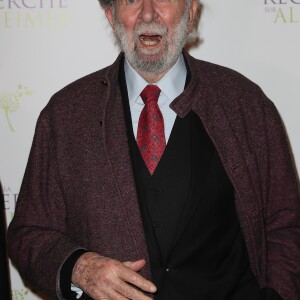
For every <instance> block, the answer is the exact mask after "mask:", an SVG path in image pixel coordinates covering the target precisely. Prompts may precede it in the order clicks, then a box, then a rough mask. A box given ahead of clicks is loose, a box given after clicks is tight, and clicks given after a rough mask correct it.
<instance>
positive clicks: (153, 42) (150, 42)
mask: <svg viewBox="0 0 300 300" xmlns="http://www.w3.org/2000/svg"><path fill="white" fill-rule="evenodd" d="M142 43H143V44H145V45H146V46H152V45H155V44H157V41H145V40H142Z"/></svg>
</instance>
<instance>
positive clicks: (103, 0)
mask: <svg viewBox="0 0 300 300" xmlns="http://www.w3.org/2000/svg"><path fill="white" fill-rule="evenodd" d="M98 1H99V2H100V4H101V5H102V6H104V7H106V6H113V5H114V3H115V2H116V1H120V0H98ZM128 1H129V2H131V1H134V0H128ZM170 1H171V0H170ZM178 1H187V2H188V3H190V1H189V0H178Z"/></svg>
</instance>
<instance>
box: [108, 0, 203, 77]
mask: <svg viewBox="0 0 300 300" xmlns="http://www.w3.org/2000/svg"><path fill="white" fill-rule="evenodd" d="M115 1H116V2H115V3H114V7H112V8H111V7H109V8H108V9H107V10H106V15H107V17H108V19H109V21H110V23H111V25H112V26H113V29H114V32H115V34H116V37H117V40H118V42H119V44H120V46H121V49H122V50H123V51H124V52H125V56H126V58H127V59H128V61H129V63H130V64H131V65H132V66H133V67H134V68H135V69H136V70H137V71H140V72H142V73H152V74H161V73H164V72H166V71H167V70H169V69H170V68H171V67H172V66H173V65H174V63H175V62H176V61H177V59H178V56H179V54H180V52H181V51H182V48H183V47H184V44H185V42H186V38H187V35H188V33H189V31H190V28H191V25H192V22H193V18H194V14H195V11H196V9H197V3H196V1H195V0H115ZM186 1H188V2H186Z"/></svg>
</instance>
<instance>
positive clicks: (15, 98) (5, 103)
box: [0, 84, 32, 132]
mask: <svg viewBox="0 0 300 300" xmlns="http://www.w3.org/2000/svg"><path fill="white" fill-rule="evenodd" d="M25 95H27V96H29V95H32V91H31V90H30V89H28V88H27V87H25V86H23V85H22V84H19V85H18V88H17V89H16V91H14V92H8V91H5V92H1V91H0V108H2V109H3V112H4V115H5V118H6V121H7V124H8V127H9V129H10V130H11V131H12V132H14V131H15V130H14V128H13V126H12V123H11V121H10V119H9V115H10V114H12V113H14V112H16V111H17V110H18V109H19V108H20V99H21V98H22V97H23V96H25Z"/></svg>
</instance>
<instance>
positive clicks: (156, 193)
mask: <svg viewBox="0 0 300 300" xmlns="http://www.w3.org/2000/svg"><path fill="white" fill-rule="evenodd" d="M150 194H151V196H153V197H155V196H158V195H159V194H160V190H159V189H156V188H151V189H150Z"/></svg>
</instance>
